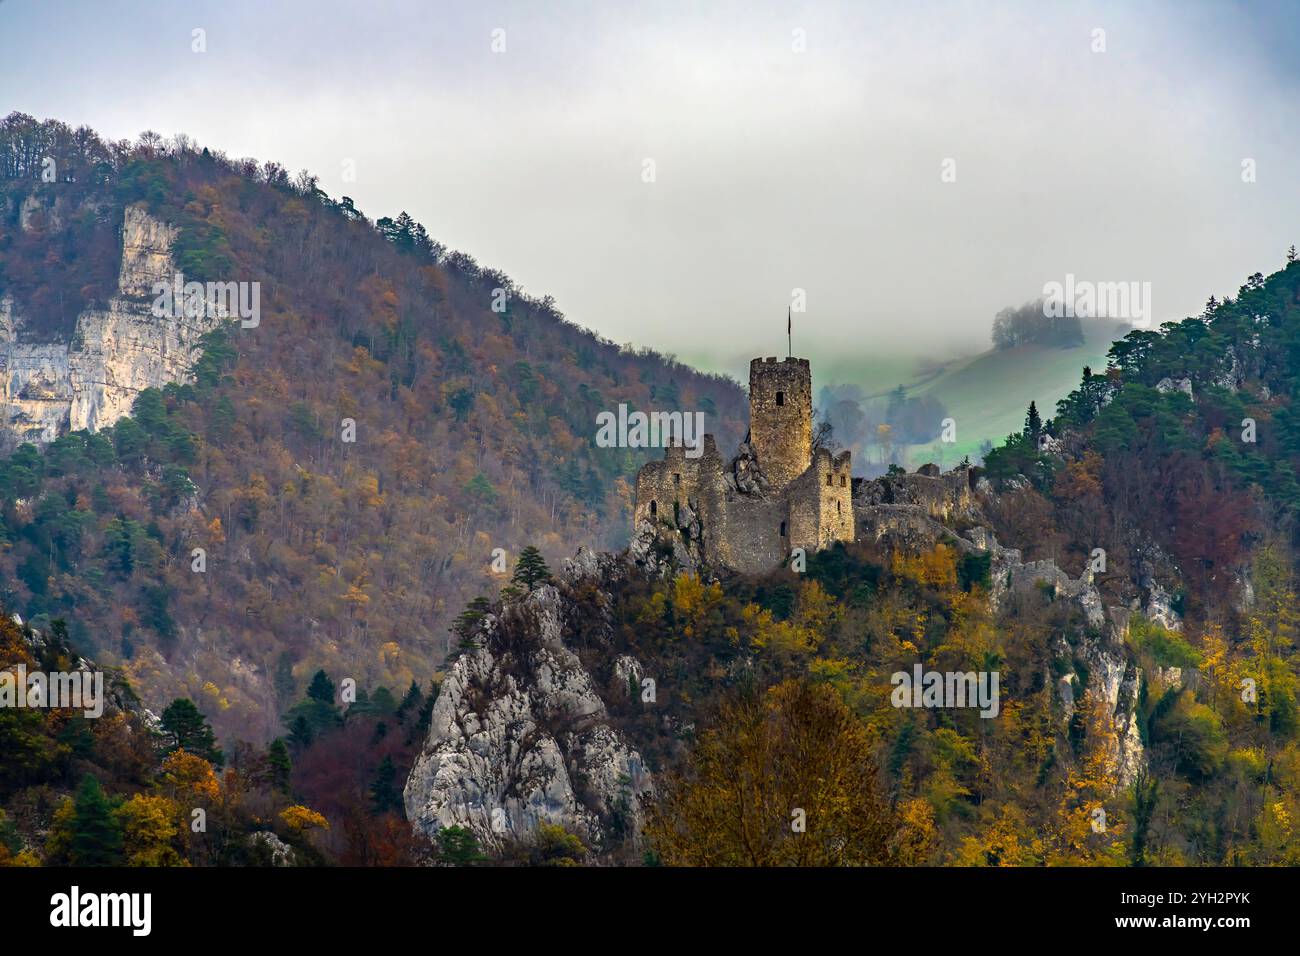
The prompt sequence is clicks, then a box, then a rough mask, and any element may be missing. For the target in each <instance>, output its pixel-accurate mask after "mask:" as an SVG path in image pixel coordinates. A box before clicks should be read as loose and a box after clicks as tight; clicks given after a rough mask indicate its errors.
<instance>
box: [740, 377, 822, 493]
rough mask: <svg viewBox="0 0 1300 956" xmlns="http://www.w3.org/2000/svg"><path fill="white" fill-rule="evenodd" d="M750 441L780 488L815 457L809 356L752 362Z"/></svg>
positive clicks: (768, 477)
mask: <svg viewBox="0 0 1300 956" xmlns="http://www.w3.org/2000/svg"><path fill="white" fill-rule="evenodd" d="M749 442H750V444H751V445H752V446H753V448H754V451H755V452H756V453H757V454H758V464H759V467H761V468H762V469H763V474H764V475H766V476H767V479H768V481H769V482H771V484H772V487H773V488H774V489H776V490H779V489H781V488H784V487H785V486H786V485H788V484H789V483H790V482H792V481H794V479H796V478H798V477H799V476H800V475H801V474H803V473H804V471H805V470H807V468H808V465H809V464H810V463H811V462H812V370H811V369H810V367H809V365H808V360H807V359H799V358H787V359H784V360H782V361H777V360H776V359H775V358H766V359H754V360H753V361H752V362H750V363H749Z"/></svg>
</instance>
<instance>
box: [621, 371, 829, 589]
mask: <svg viewBox="0 0 1300 956" xmlns="http://www.w3.org/2000/svg"><path fill="white" fill-rule="evenodd" d="M812 439H813V427H812V372H811V370H810V369H809V366H808V360H807V359H800V358H787V359H784V360H780V361H778V360H777V359H776V358H756V359H754V360H753V361H752V362H750V363H749V435H748V437H747V438H746V440H745V441H744V442H743V443H742V444H741V446H740V448H739V450H738V452H737V454H736V455H735V457H733V458H732V459H731V460H730V461H726V460H724V459H723V457H722V456H721V454H719V452H718V448H717V443H716V442H715V441H714V438H713V436H712V435H707V434H706V435H705V436H704V440H703V443H704V448H703V452H702V453H700V454H698V456H697V457H688V456H687V454H686V453H687V449H686V448H685V447H683V445H682V444H681V443H677V444H672V445H669V446H668V447H667V448H666V449H665V453H664V458H663V460H662V461H652V462H649V463H647V464H646V465H644V466H643V467H642V468H641V470H640V471H639V472H638V473H637V477H636V506H635V511H634V513H633V522H634V527H635V528H636V530H637V532H638V533H644V532H646V531H653V532H654V534H656V535H675V536H680V537H681V538H684V539H685V542H686V543H687V544H688V545H689V546H691V547H692V548H693V549H695V550H696V551H697V553H698V554H699V555H700V556H701V557H702V558H703V560H704V561H705V562H706V563H708V564H710V565H714V566H718V567H725V568H731V569H733V570H736V571H740V572H743V573H747V574H759V573H762V572H765V571H770V570H772V569H773V568H776V567H778V566H780V565H781V564H782V563H784V562H785V561H786V560H788V559H789V557H790V555H791V553H792V552H793V551H794V550H795V549H796V548H802V549H803V550H804V551H805V552H806V553H812V552H813V551H817V550H820V549H822V548H826V547H829V546H830V545H831V544H833V543H834V542H836V541H844V542H851V541H853V538H854V521H853V497H852V496H853V478H852V462H851V455H850V452H848V451H844V452H841V453H840V454H839V455H832V454H831V452H830V451H828V450H826V449H825V448H819V449H817V451H816V453H815V454H814V452H813V447H812V445H813V440H812Z"/></svg>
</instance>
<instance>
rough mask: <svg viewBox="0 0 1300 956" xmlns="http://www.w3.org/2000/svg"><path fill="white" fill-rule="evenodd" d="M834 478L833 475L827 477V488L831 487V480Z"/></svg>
mask: <svg viewBox="0 0 1300 956" xmlns="http://www.w3.org/2000/svg"><path fill="white" fill-rule="evenodd" d="M833 477H834V476H833V475H827V476H826V487H827V488H829V487H830V486H831V479H832V478H833Z"/></svg>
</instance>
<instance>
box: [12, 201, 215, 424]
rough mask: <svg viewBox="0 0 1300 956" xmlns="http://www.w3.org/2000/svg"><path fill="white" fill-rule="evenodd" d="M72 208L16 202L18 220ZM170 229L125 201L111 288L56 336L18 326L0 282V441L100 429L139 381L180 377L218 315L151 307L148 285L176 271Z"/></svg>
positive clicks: (58, 216)
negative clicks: (167, 313)
mask: <svg viewBox="0 0 1300 956" xmlns="http://www.w3.org/2000/svg"><path fill="white" fill-rule="evenodd" d="M73 212H74V211H73V210H67V209H63V208H61V207H60V205H59V204H57V203H51V204H50V205H49V207H48V208H46V207H45V206H42V205H41V200H40V198H39V197H38V196H37V195H34V194H33V195H30V196H28V197H27V198H26V199H25V200H24V202H23V203H22V207H21V210H20V214H19V228H20V229H22V230H23V231H24V232H31V231H33V230H39V229H41V228H44V227H46V226H57V225H58V224H59V223H60V222H61V221H62V220H63V219H64V218H65V217H67V216H69V215H72V214H73ZM176 237H177V230H176V229H175V228H174V227H173V226H170V225H168V224H167V223H165V222H162V221H160V220H158V219H155V218H154V217H152V216H150V215H149V214H148V213H147V212H146V211H145V208H144V206H143V205H142V204H139V203H136V204H132V205H128V206H126V208H125V211H124V214H123V219H122V227H121V247H122V253H121V265H120V268H119V271H118V282H117V294H116V295H115V296H113V297H112V298H111V299H110V300H109V301H108V303H107V305H106V307H104V308H92V309H88V310H86V311H84V312H82V313H80V314H79V315H78V316H77V320H76V328H75V331H74V332H73V334H72V336H71V338H69V339H66V340H62V341H41V340H40V338H42V337H36V336H32V335H30V334H28V329H27V326H28V324H29V322H28V319H29V317H28V316H24V315H23V314H21V313H19V312H18V311H17V306H16V305H15V302H14V298H13V296H10V295H4V292H3V289H0V390H2V391H0V397H2V398H3V401H4V407H5V413H4V416H3V418H0V441H3V443H4V444H8V445H15V444H19V443H21V442H33V443H36V444H44V443H48V442H51V441H53V440H54V439H55V438H57V437H58V436H59V435H62V434H66V433H67V432H69V431H78V430H81V429H86V430H88V431H92V432H93V431H97V430H99V429H101V428H106V427H108V426H110V425H112V424H113V423H114V422H116V421H117V420H118V419H120V418H121V417H122V416H124V415H126V414H128V413H129V412H130V410H131V405H132V403H133V402H134V401H135V398H136V396H137V395H138V394H139V393H140V392H141V391H142V390H143V389H146V388H150V387H155V388H156V387H161V386H162V385H165V384H167V383H168V382H175V381H182V380H184V379H185V377H186V375H187V372H188V371H189V368H190V366H191V364H192V362H193V361H194V359H195V358H196V350H197V349H198V346H199V341H200V339H201V338H202V336H203V334H204V333H205V332H208V331H210V330H211V329H212V328H213V327H214V325H215V324H216V322H217V321H218V320H216V319H211V318H207V317H205V316H198V317H176V318H172V317H158V316H155V315H153V313H152V311H151V305H152V303H153V299H154V296H153V291H152V290H153V286H154V283H155V282H160V281H165V282H168V283H170V282H171V281H172V279H173V276H174V275H175V273H176V271H177V268H176V264H175V262H174V261H173V256H172V246H173V244H174V242H175V241H176Z"/></svg>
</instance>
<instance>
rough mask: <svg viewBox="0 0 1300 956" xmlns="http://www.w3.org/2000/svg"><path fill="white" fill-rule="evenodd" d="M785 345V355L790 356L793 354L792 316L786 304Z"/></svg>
mask: <svg viewBox="0 0 1300 956" xmlns="http://www.w3.org/2000/svg"><path fill="white" fill-rule="evenodd" d="M785 347H786V351H785V357H786V358H790V357H791V356H793V355H794V316H793V314H792V313H791V311H790V306H788V305H787V306H786V307H785Z"/></svg>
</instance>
